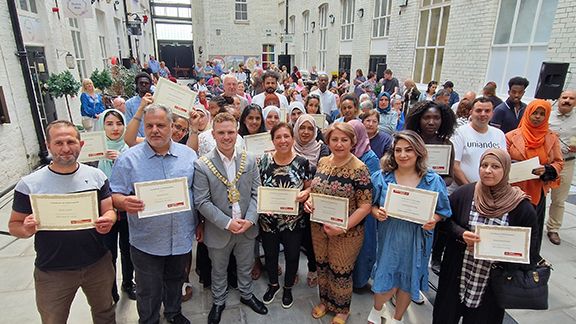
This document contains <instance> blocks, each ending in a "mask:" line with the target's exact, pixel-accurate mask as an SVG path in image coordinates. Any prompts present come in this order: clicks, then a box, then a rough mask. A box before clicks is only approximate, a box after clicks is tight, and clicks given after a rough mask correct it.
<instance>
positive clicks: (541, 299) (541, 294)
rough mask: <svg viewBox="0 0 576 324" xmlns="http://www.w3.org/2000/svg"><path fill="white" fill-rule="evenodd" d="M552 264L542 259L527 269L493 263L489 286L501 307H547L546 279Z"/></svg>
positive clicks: (548, 276)
mask: <svg viewBox="0 0 576 324" xmlns="http://www.w3.org/2000/svg"><path fill="white" fill-rule="evenodd" d="M551 270H552V266H551V265H550V264H549V263H548V262H546V260H544V259H542V260H541V261H540V262H538V264H537V265H536V266H535V267H534V268H532V269H529V270H522V269H513V270H512V269H505V268H503V267H502V266H501V265H496V264H495V265H493V266H492V271H491V273H490V288H492V291H493V293H494V297H495V298H496V303H497V304H498V306H500V307H501V308H503V309H548V280H549V279H550V271H551Z"/></svg>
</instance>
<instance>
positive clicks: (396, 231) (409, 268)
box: [368, 130, 452, 323]
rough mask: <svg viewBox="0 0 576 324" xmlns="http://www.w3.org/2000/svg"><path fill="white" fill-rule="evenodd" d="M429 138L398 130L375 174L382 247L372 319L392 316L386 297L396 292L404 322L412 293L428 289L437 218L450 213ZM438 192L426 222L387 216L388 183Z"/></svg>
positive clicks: (395, 319) (374, 212)
mask: <svg viewBox="0 0 576 324" xmlns="http://www.w3.org/2000/svg"><path fill="white" fill-rule="evenodd" d="M427 155H428V153H427V151H426V146H425V144H424V141H422V138H420V136H419V135H418V134H416V133H415V132H413V131H409V130H406V131H401V132H398V133H396V134H395V135H394V144H393V149H392V151H391V152H390V153H387V154H386V155H385V156H384V158H383V160H382V172H376V173H374V174H373V175H372V182H373V185H374V192H373V206H372V215H373V217H374V218H376V219H377V220H378V221H379V223H378V240H377V242H378V253H377V256H376V264H375V267H374V270H373V272H372V279H373V281H374V282H373V285H372V291H373V292H374V307H373V308H372V310H371V311H370V316H369V317H368V322H370V323H380V320H381V318H387V317H388V315H387V311H386V307H385V303H386V302H388V301H389V300H390V299H391V298H392V297H393V296H395V297H396V310H395V313H394V317H393V318H392V321H391V322H392V323H402V317H403V316H404V313H405V312H406V309H408V306H409V305H410V302H411V299H416V298H417V297H418V294H419V291H420V290H422V291H427V290H428V261H429V259H430V253H431V250H432V234H433V230H434V227H435V226H436V223H437V222H439V221H441V220H442V219H444V218H446V217H450V216H451V214H452V213H451V210H450V203H449V201H448V194H447V193H446V185H445V183H444V180H442V178H441V177H440V176H439V175H438V174H436V173H435V172H434V171H432V170H428V169H427V168H426V159H427ZM390 183H394V184H399V185H402V186H406V187H413V188H419V189H424V190H430V191H435V192H438V201H437V203H436V211H435V214H434V216H433V218H432V219H430V220H429V221H428V222H427V223H425V224H424V225H420V224H417V223H413V222H409V221H405V220H401V219H398V218H393V217H388V215H387V213H386V210H385V209H384V208H383V207H382V206H384V200H385V197H386V192H387V190H388V184H390Z"/></svg>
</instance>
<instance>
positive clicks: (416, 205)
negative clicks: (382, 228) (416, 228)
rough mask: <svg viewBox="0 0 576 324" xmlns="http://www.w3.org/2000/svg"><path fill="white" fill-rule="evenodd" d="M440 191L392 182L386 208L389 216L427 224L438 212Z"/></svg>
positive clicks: (385, 203)
mask: <svg viewBox="0 0 576 324" xmlns="http://www.w3.org/2000/svg"><path fill="white" fill-rule="evenodd" d="M437 201H438V193H437V192H435V191H430V190H424V189H418V188H412V187H405V186H401V185H398V184H394V183H390V184H389V185H388V191H387V192H386V201H385V202H384V209H386V213H387V214H388V216H391V217H395V218H399V219H403V220H406V221H409V222H413V223H418V224H425V223H427V222H428V221H429V220H430V219H432V217H433V216H434V213H435V212H436V202H437Z"/></svg>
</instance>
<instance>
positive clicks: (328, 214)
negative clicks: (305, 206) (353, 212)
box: [310, 193, 348, 229]
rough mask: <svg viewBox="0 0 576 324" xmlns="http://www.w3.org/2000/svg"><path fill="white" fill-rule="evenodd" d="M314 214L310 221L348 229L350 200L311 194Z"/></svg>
mask: <svg viewBox="0 0 576 324" xmlns="http://www.w3.org/2000/svg"><path fill="white" fill-rule="evenodd" d="M310 196H311V197H312V204H313V205H314V212H313V213H312V214H311V215H310V220H311V221H313V222H317V223H322V224H330V225H333V226H336V227H340V228H344V229H348V198H342V197H335V196H328V195H322V194H315V193H313V194H310Z"/></svg>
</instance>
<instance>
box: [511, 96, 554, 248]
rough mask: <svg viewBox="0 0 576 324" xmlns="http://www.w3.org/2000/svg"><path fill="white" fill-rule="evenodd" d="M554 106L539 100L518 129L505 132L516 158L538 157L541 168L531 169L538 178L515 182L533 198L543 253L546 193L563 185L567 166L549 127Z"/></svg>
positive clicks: (539, 242) (514, 159)
mask: <svg viewBox="0 0 576 324" xmlns="http://www.w3.org/2000/svg"><path fill="white" fill-rule="evenodd" d="M551 112H552V105H551V104H550V103H549V102H548V101H546V100H542V99H537V100H534V101H532V102H530V104H529V105H528V106H527V107H526V110H525V111H524V115H523V116H522V119H521V120H520V123H519V125H518V128H517V129H515V130H513V131H510V132H508V133H507V134H506V147H507V148H508V153H509V154H510V157H511V158H512V160H513V161H524V160H528V159H531V158H534V157H538V160H539V162H540V167H538V168H536V169H534V170H532V174H534V175H537V176H538V178H537V179H532V180H527V181H522V182H517V183H514V185H515V186H518V187H520V188H521V189H522V190H523V191H524V192H526V194H528V195H529V196H530V198H531V201H532V205H534V208H535V209H536V215H537V217H538V229H539V230H538V232H536V233H538V238H539V239H538V243H537V250H536V251H538V253H539V252H540V245H541V244H542V234H543V233H542V231H543V230H544V216H545V213H546V194H547V193H548V191H549V190H550V189H551V188H556V187H558V186H559V185H560V178H559V177H558V175H559V174H560V171H562V167H563V166H564V160H563V157H562V151H561V149H560V140H559V139H558V135H556V133H554V132H552V131H551V130H550V128H549V127H548V120H549V118H550V113H551Z"/></svg>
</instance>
